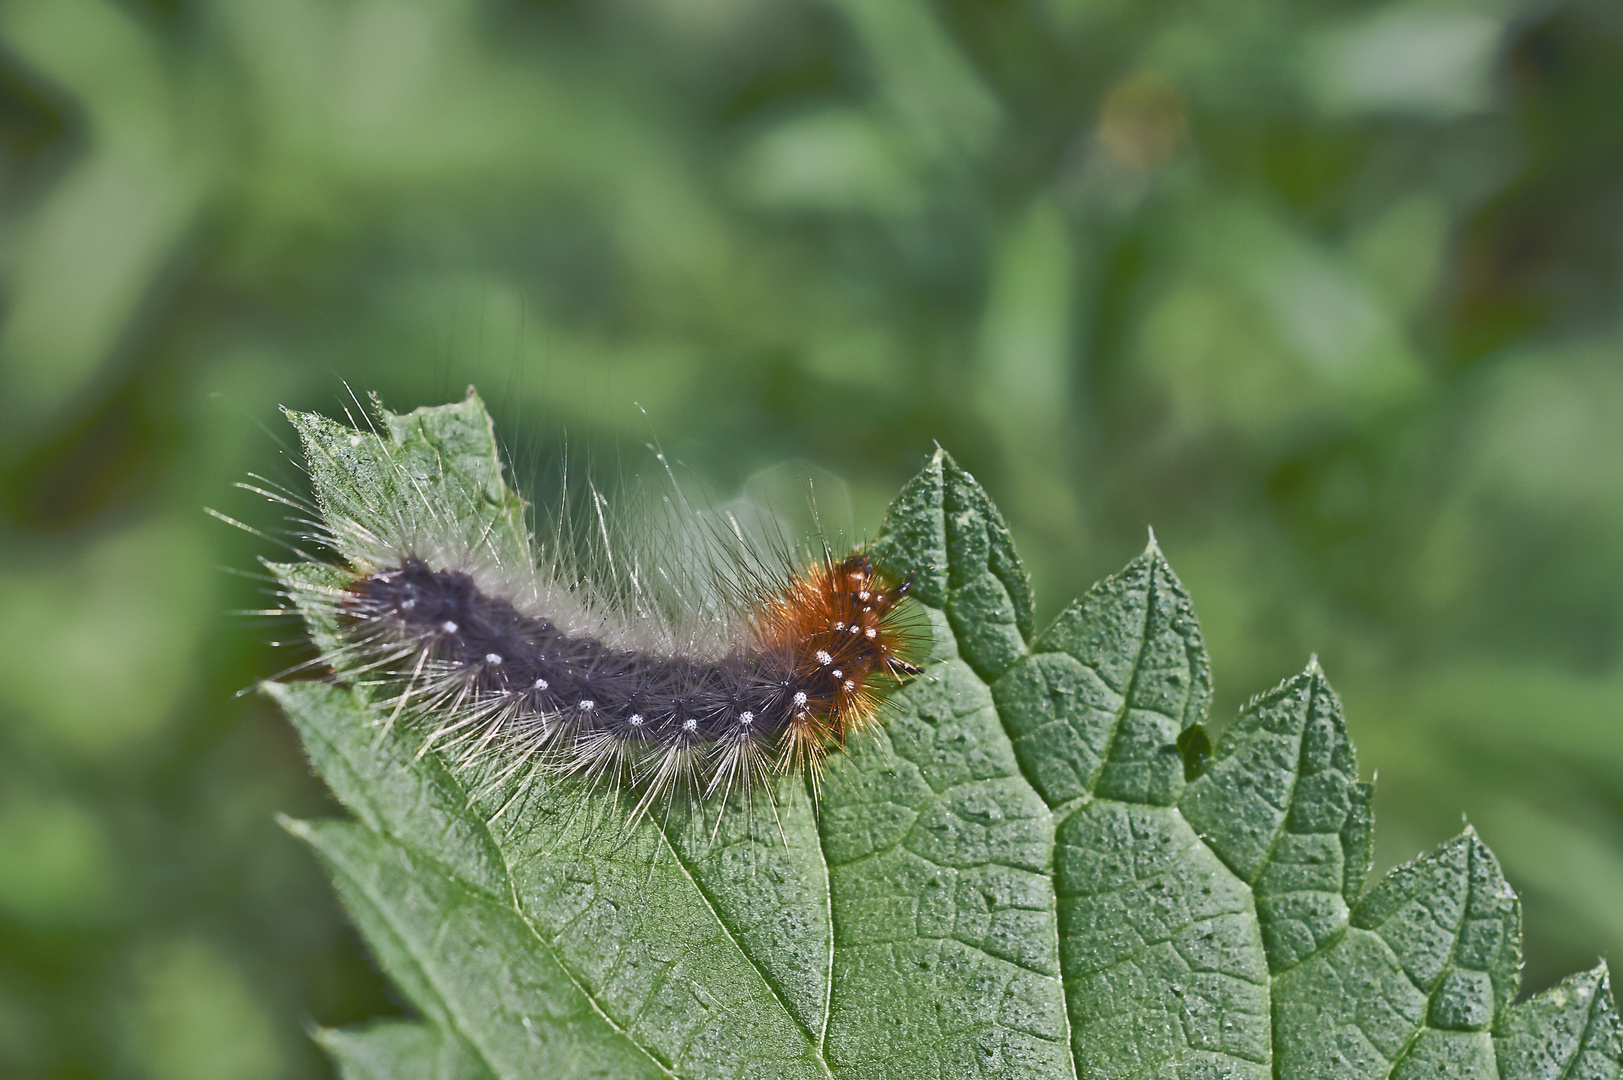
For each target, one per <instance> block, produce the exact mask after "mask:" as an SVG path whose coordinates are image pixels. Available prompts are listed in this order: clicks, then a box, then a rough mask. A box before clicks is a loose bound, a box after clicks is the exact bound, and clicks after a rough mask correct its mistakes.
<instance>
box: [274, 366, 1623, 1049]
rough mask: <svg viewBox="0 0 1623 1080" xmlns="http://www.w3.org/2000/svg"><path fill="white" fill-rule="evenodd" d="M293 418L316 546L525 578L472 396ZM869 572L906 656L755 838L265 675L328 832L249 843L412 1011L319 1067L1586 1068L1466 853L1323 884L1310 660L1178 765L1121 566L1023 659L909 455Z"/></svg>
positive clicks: (1332, 740)
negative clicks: (511, 777) (903, 583)
mask: <svg viewBox="0 0 1623 1080" xmlns="http://www.w3.org/2000/svg"><path fill="white" fill-rule="evenodd" d="M293 420H294V423H295V424H296V426H297V427H298V429H299V431H300V434H301V436H302V437H303V439H304V441H305V446H306V450H307V454H308V455H309V459H310V473H311V477H312V480H313V482H314V484H315V487H316V492H317V497H318V500H319V502H320V505H321V506H322V508H323V510H324V511H325V512H327V513H329V514H331V515H334V516H335V518H336V519H337V521H336V522H335V524H337V526H338V529H337V531H338V533H339V535H340V537H341V538H343V537H353V538H355V543H356V550H363V549H364V548H365V545H366V537H367V536H368V535H370V534H381V535H400V534H401V525H402V523H408V524H409V523H411V522H421V521H423V520H426V518H425V515H430V516H432V515H437V514H452V515H454V520H455V526H454V529H455V531H457V532H458V534H459V535H461V536H463V537H465V538H466V539H467V542H468V544H469V545H470V547H473V546H481V545H482V550H485V551H487V552H489V553H490V554H491V557H493V558H497V559H501V560H508V559H520V558H524V557H527V553H528V546H527V542H526V540H525V538H524V534H523V526H522V503H521V502H520V501H519V500H518V498H517V496H516V495H514V494H513V493H512V492H511V491H510V490H509V489H508V488H507V487H506V485H505V484H504V483H503V481H502V479H501V467H500V463H499V456H498V454H497V452H496V445H495V441H494V438H493V436H492V434H491V430H490V425H489V422H488V419H487V418H486V417H485V414H484V411H483V408H482V406H480V404H479V403H478V400H477V398H474V397H471V396H470V398H469V400H468V401H466V402H463V403H461V404H459V405H455V406H446V407H444V408H440V409H427V410H419V411H418V412H416V413H412V414H410V415H409V416H391V415H388V414H385V415H384V416H383V418H382V421H381V425H380V428H379V431H378V436H377V438H373V437H371V436H370V435H369V436H367V437H365V438H362V439H360V440H356V439H355V437H354V435H355V433H354V432H351V431H350V430H349V429H348V428H344V427H342V426H340V425H336V424H332V423H330V422H328V421H325V420H321V419H320V418H316V417H308V416H294V417H293ZM342 542H343V541H342V540H341V543H342ZM872 553H873V555H874V557H875V558H876V559H877V560H878V561H879V562H880V563H881V564H883V565H885V566H886V567H887V568H888V569H890V570H891V571H892V572H894V573H897V574H902V575H911V576H912V578H913V580H914V582H915V587H916V595H917V597H918V598H919V601H920V603H921V605H922V606H923V607H924V609H925V611H926V613H927V616H928V619H929V624H930V628H931V632H932V638H933V649H932V660H931V663H930V665H929V666H928V668H927V670H926V673H925V674H924V675H923V676H922V677H920V678H919V679H917V680H915V681H914V682H913V683H912V684H911V685H909V686H908V687H907V688H906V689H905V690H903V691H902V692H901V693H900V694H898V695H897V698H896V700H895V702H894V709H893V710H892V712H891V714H890V715H889V716H888V718H887V722H886V724H885V726H884V728H883V730H882V731H880V732H879V733H878V734H877V735H876V736H875V737H874V738H873V739H872V740H870V741H867V742H865V743H864V744H863V745H861V746H859V747H857V748H856V749H855V750H854V752H852V753H850V754H848V755H844V756H842V757H841V758H840V759H838V760H837V761H835V762H834V763H833V766H832V768H831V769H830V771H829V774H828V777H827V779H826V782H825V785H824V789H823V796H822V802H821V804H820V806H819V808H818V809H817V811H816V812H813V810H812V809H811V806H810V804H809V801H808V800H807V799H806V798H805V797H804V796H803V795H801V794H797V793H791V794H790V797H788V798H786V799H785V800H784V801H783V804H782V805H781V806H780V807H779V810H778V814H777V818H776V820H774V821H772V822H770V823H768V822H763V821H761V820H755V821H751V820H749V819H747V818H746V817H745V816H744V815H742V814H734V815H730V816H727V817H725V818H723V821H722V826H721V829H720V831H719V832H717V833H715V834H714V835H712V834H711V833H710V832H709V831H707V830H702V829H698V828H696V827H695V826H694V824H693V823H691V822H688V821H686V820H684V821H681V822H675V821H673V822H668V823H659V824H649V825H644V826H641V827H638V828H636V829H634V830H630V831H627V830H625V829H624V828H618V827H616V825H615V822H616V820H617V818H618V817H619V816H623V813H624V811H623V810H622V809H621V808H620V807H619V806H617V805H616V804H615V802H614V800H613V799H612V798H610V797H607V796H595V797H586V796H584V795H582V794H581V793H579V792H571V791H568V790H566V789H558V790H551V791H549V790H546V789H542V788H531V789H527V795H526V797H524V798H522V799H520V800H518V801H516V802H510V801H509V799H510V795H511V791H510V789H508V788H506V787H503V786H501V785H496V786H495V787H494V788H486V787H482V786H479V785H471V784H468V783H466V782H465V781H464V779H463V778H462V777H459V776H456V775H453V774H452V773H451V772H450V771H449V770H447V769H446V768H445V766H444V765H442V764H441V763H440V761H439V760H438V759H437V758H436V756H435V755H433V754H421V753H419V752H418V751H419V749H420V748H419V746H418V745H417V742H416V741H415V740H414V739H413V737H412V735H411V734H410V733H409V731H407V730H406V729H405V727H404V726H403V725H402V726H397V727H385V726H383V725H382V724H381V723H380V720H381V718H380V716H379V715H378V712H377V710H376V709H375V708H374V707H373V706H372V705H371V704H370V703H369V701H368V699H367V696H366V691H365V688H364V687H360V688H349V687H345V686H343V685H329V684H323V683H302V684H288V685H273V686H270V687H268V688H267V689H268V692H269V693H270V694H272V695H273V696H274V697H275V698H276V699H277V700H278V701H279V702H280V703H281V705H282V706H283V708H284V709H285V710H286V711H287V713H288V715H289V716H290V717H291V718H292V719H293V722H294V723H295V725H296V726H297V727H298V729H299V732H300V735H301V736H302V737H303V739H304V742H305V746H306V747H307V749H308V751H309V753H310V756H311V758H312V760H313V761H314V763H315V765H316V767H317V768H318V769H319V770H320V772H321V773H322V775H323V776H324V777H325V778H326V779H327V781H328V783H329V784H330V785H331V787H332V789H333V791H334V792H335V793H336V794H337V796H338V797H339V798H340V799H341V800H342V801H343V803H344V804H345V805H346V806H347V807H348V808H349V809H350V811H351V812H352V813H353V815H354V819H353V820H352V821H347V822H314V823H302V822H288V823H287V826H288V828H289V829H290V830H291V831H293V832H294V833H295V835H298V836H300V837H302V838H303V839H305V840H306V841H307V842H308V843H309V844H310V845H311V847H312V848H313V849H314V851H315V852H316V853H317V855H318V856H319V857H320V858H321V859H322V860H323V862H324V863H325V864H326V865H327V867H328V868H329V870H330V872H331V874H332V876H333V879H334V882H335V883H336V886H337V888H338V891H339V894H340V896H341V897H342V898H343V900H344V902H345V904H346V906H347V907H348V909H349V911H350V913H351V915H352V917H353V918H354V920H355V922H356V925H357V926H358V927H359V928H360V930H361V932H362V934H363V935H364V936H365V937H366V940H367V942H368V943H369V945H370V946H371V948H372V950H373V952H374V954H375V955H376V956H377V957H378V959H379V962H380V963H381V964H382V965H383V967H384V968H385V970H387V971H388V972H389V974H390V976H391V977H392V978H393V979H394V980H395V982H396V984H397V985H398V986H399V987H400V989H401V992H402V993H403V994H404V995H405V996H406V998H407V999H408V1000H409V1002H410V1003H411V1005H412V1006H413V1007H414V1008H415V1010H416V1011H417V1012H418V1014H419V1015H420V1017H421V1019H420V1021H417V1022H412V1023H387V1024H379V1025H375V1026H372V1027H369V1028H365V1029H362V1030H357V1031H327V1032H322V1033H321V1034H320V1035H319V1036H318V1037H319V1038H320V1040H321V1042H322V1043H323V1045H324V1046H326V1047H327V1049H328V1050H329V1052H330V1053H331V1054H332V1055H333V1057H334V1059H335V1061H336V1062H337V1064H338V1066H339V1069H340V1071H341V1072H342V1074H343V1076H344V1077H345V1078H346V1080H362V1078H368V1080H369V1078H372V1077H385V1076H387V1077H402V1078H408V1080H416V1078H418V1077H422V1078H425V1080H427V1078H434V1080H486V1078H490V1080H517V1078H521V1077H548V1078H551V1077H574V1076H578V1077H586V1076H613V1077H639V1076H646V1077H662V1076H663V1077H673V1076H674V1077H691V1078H694V1080H700V1078H709V1077H731V1076H740V1077H742V1076H749V1077H828V1076H838V1077H853V1078H857V1077H873V1078H879V1077H885V1078H905V1077H931V1078H940V1077H954V1078H956V1077H976V1076H986V1077H1075V1076H1083V1077H1094V1076H1101V1077H1123V1078H1126V1077H1146V1078H1148V1077H1283V1078H1297V1077H1301V1078H1307V1077H1314V1078H1318V1077H1349V1078H1351V1077H1372V1078H1373V1077H1431V1076H1450V1077H1483V1078H1488V1077H1496V1078H1500V1077H1502V1078H1522V1077H1529V1078H1531V1077H1540V1078H1546V1077H1547V1078H1551V1080H1555V1078H1578V1077H1584V1078H1591V1077H1593V1078H1601V1077H1616V1076H1618V1075H1619V1072H1620V1068H1619V1062H1620V1054H1623V1045H1620V1038H1619V1027H1618V1018H1617V1014H1616V1011H1615V1008H1614V1005H1613V1000H1612V994H1611V989H1610V986H1609V984H1608V982H1607V977H1606V971H1605V968H1604V967H1601V968H1597V969H1596V970H1594V971H1592V972H1588V973H1585V974H1582V975H1578V976H1574V977H1573V978H1571V979H1569V980H1567V981H1566V982H1564V983H1562V984H1561V985H1560V986H1557V987H1555V988H1553V989H1551V990H1548V991H1545V992H1544V993H1542V994H1540V995H1537V996H1535V997H1533V998H1532V999H1530V1000H1528V1001H1526V1002H1524V1003H1523V1004H1521V1005H1519V1006H1513V1005H1512V1002H1513V1001H1514V999H1515V996H1516V992H1517V980H1518V974H1519V967H1520V911H1519V906H1518V902H1517V900H1516V897H1515V894H1514V893H1513V892H1512V891H1511V889H1510V887H1509V886H1508V885H1507V884H1506V882H1505V880H1504V878H1503V876H1502V874H1501V873H1500V871H1499V867H1498V864H1497V863H1496V862H1495V860H1494V858H1493V856H1492V854H1491V853H1490V852H1489V851H1488V849H1487V847H1486V846H1485V845H1484V844H1483V843H1482V841H1481V840H1480V839H1479V838H1478V837H1477V836H1476V835H1475V833H1474V832H1470V831H1467V832H1466V833H1465V834H1464V835H1463V836H1462V837H1460V838H1459V839H1457V840H1455V841H1453V842H1451V843H1449V844H1446V845H1444V846H1443V847H1442V848H1441V849H1439V850H1438V851H1437V852H1435V853H1433V854H1431V855H1428V856H1425V857H1422V858H1420V859H1417V860H1416V861H1415V862H1413V863H1410V864H1408V865H1406V866H1403V867H1399V868H1398V869H1396V870H1394V871H1393V872H1392V873H1391V874H1389V875H1388V876H1387V877H1386V878H1385V880H1383V881H1382V882H1380V883H1378V884H1377V885H1376V886H1375V887H1374V888H1372V889H1370V891H1369V892H1368V893H1367V894H1365V893H1363V891H1362V890H1363V888H1364V884H1365V877H1366V875H1367V874H1368V872H1369V867H1370V850H1371V837H1372V833H1373V818H1372V815H1371V812H1370V786H1369V785H1368V784H1366V783H1364V782H1362V781H1360V780H1359V778H1358V766H1357V761H1356V758H1355V756H1354V752H1353V747H1352V744H1351V742H1350V741H1349V739H1348V737H1347V732H1346V727H1345V724H1344V722H1343V719H1342V715H1341V705H1340V702H1339V701H1338V700H1337V698H1336V695H1335V693H1334V691H1333V690H1332V689H1331V688H1330V686H1329V684H1328V682H1327V681H1326V680H1325V677H1324V674H1323V672H1322V671H1321V670H1320V669H1319V667H1318V665H1317V664H1316V663H1313V664H1310V665H1309V666H1308V668H1307V670H1306V671H1304V672H1303V673H1302V674H1300V675H1297V676H1295V677H1293V678H1291V679H1287V680H1286V681H1285V682H1283V683H1281V684H1280V685H1279V686H1278V687H1276V688H1275V689H1274V690H1272V691H1269V692H1268V693H1266V694H1263V695H1261V696H1259V697H1258V698H1257V699H1255V700H1254V701H1252V702H1251V703H1250V704H1249V705H1248V706H1247V707H1246V708H1245V709H1244V710H1243V711H1242V713H1241V715H1240V717H1239V718H1238V719H1237V720H1236V721H1235V722H1234V723H1232V724H1231V725H1229V727H1228V730H1227V731H1226V732H1225V734H1224V736H1223V738H1222V740H1221V741H1220V742H1219V743H1218V745H1217V746H1216V748H1215V750H1212V751H1211V752H1210V753H1209V754H1208V753H1207V749H1206V748H1207V746H1208V744H1207V741H1206V738H1205V735H1204V733H1203V731H1202V729H1201V726H1200V725H1201V723H1202V721H1203V720H1204V718H1205V712H1206V708H1207V704H1208V702H1209V700H1210V697H1211V673H1210V670H1209V666H1208V663H1207V658H1206V651H1205V648H1204V645H1203V644H1202V640H1201V635H1200V629H1199V625H1198V623H1197V621H1196V619H1195V616H1194V612H1193V608H1192V606H1191V603H1190V600H1189V597H1188V595H1187V594H1186V593H1185V591H1184V589H1183V587H1182V585H1181V584H1180V583H1179V582H1178V579H1177V577H1176V576H1175V575H1174V574H1173V572H1172V570H1171V568H1170V567H1169V566H1168V565H1167V563H1166V561H1165V559H1164V558H1162V556H1161V553H1160V551H1159V550H1158V549H1157V548H1156V547H1155V545H1154V544H1153V543H1152V544H1151V545H1150V547H1149V549H1148V550H1147V551H1145V553H1144V554H1143V555H1142V556H1140V557H1139V558H1137V559H1135V560H1134V561H1133V562H1131V563H1129V564H1128V566H1127V567H1125V568H1124V569H1123V570H1122V571H1121V572H1120V573H1119V574H1117V575H1115V576H1113V577H1111V578H1109V579H1107V580H1105V581H1103V582H1101V583H1099V584H1098V585H1097V586H1095V587H1094V589H1093V590H1091V591H1090V592H1089V593H1088V595H1087V596H1085V597H1083V598H1082V599H1081V600H1079V601H1077V602H1076V603H1074V604H1073V605H1071V606H1070V607H1069V608H1067V609H1066V610H1065V612H1064V613H1063V614H1062V615H1061V616H1060V617H1059V618H1058V619H1057V620H1056V621H1055V623H1054V624H1053V625H1052V626H1051V627H1050V628H1049V629H1047V630H1046V631H1044V632H1043V633H1042V634H1041V635H1037V634H1036V633H1035V628H1034V626H1033V622H1032V612H1033V604H1032V597H1031V590H1030V586H1029V583H1028V580H1027V577H1026V574H1025V571H1024V569H1023V567H1022V566H1021V564H1020V561H1019V559H1018V557H1017V556H1016V554H1015V552H1014V547H1013V543H1012V541H1011V540H1010V537H1009V534H1008V530H1007V528H1006V527H1005V526H1004V524H1003V522H1002V519H1001V518H1000V517H999V515H998V513H997V510H996V508H995V507H994V506H993V505H992V504H991V502H990V500H989V499H988V498H987V496H986V494H985V492H984V491H982V489H981V488H980V487H979V485H978V484H976V483H975V481H974V479H973V478H972V477H971V476H969V475H968V474H967V473H965V472H964V471H963V470H962V469H960V468H959V467H958V466H957V465H956V464H955V463H954V462H953V461H952V459H951V458H950V457H948V456H947V455H946V454H945V453H943V452H937V453H936V454H935V455H934V457H932V459H931V460H930V462H929V464H928V465H927V466H926V468H925V469H924V471H923V472H922V473H920V474H919V476H918V477H916V478H915V479H914V480H913V481H912V482H911V483H909V485H908V486H907V488H906V489H904V491H903V492H902V494H901V495H900V496H899V497H898V499H897V501H896V503H895V504H894V505H893V506H892V508H891V513H890V516H889V517H888V518H887V521H886V525H885V529H884V531H883V532H882V534H881V535H880V537H879V539H878V540H877V541H875V543H874V545H873V547H872ZM278 572H280V573H281V574H283V576H284V579H285V580H287V581H288V582H289V584H290V585H292V584H297V585H299V586H300V587H301V588H305V589H308V588H311V587H319V586H321V585H322V584H323V583H324V582H326V579H325V578H323V576H322V575H323V572H322V571H319V570H312V569H310V568H308V567H298V566H289V567H280V568H278ZM313 630H314V631H315V632H316V634H317V637H318V640H330V635H331V634H332V633H333V632H334V628H333V627H331V626H323V625H317V626H315V627H313Z"/></svg>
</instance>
